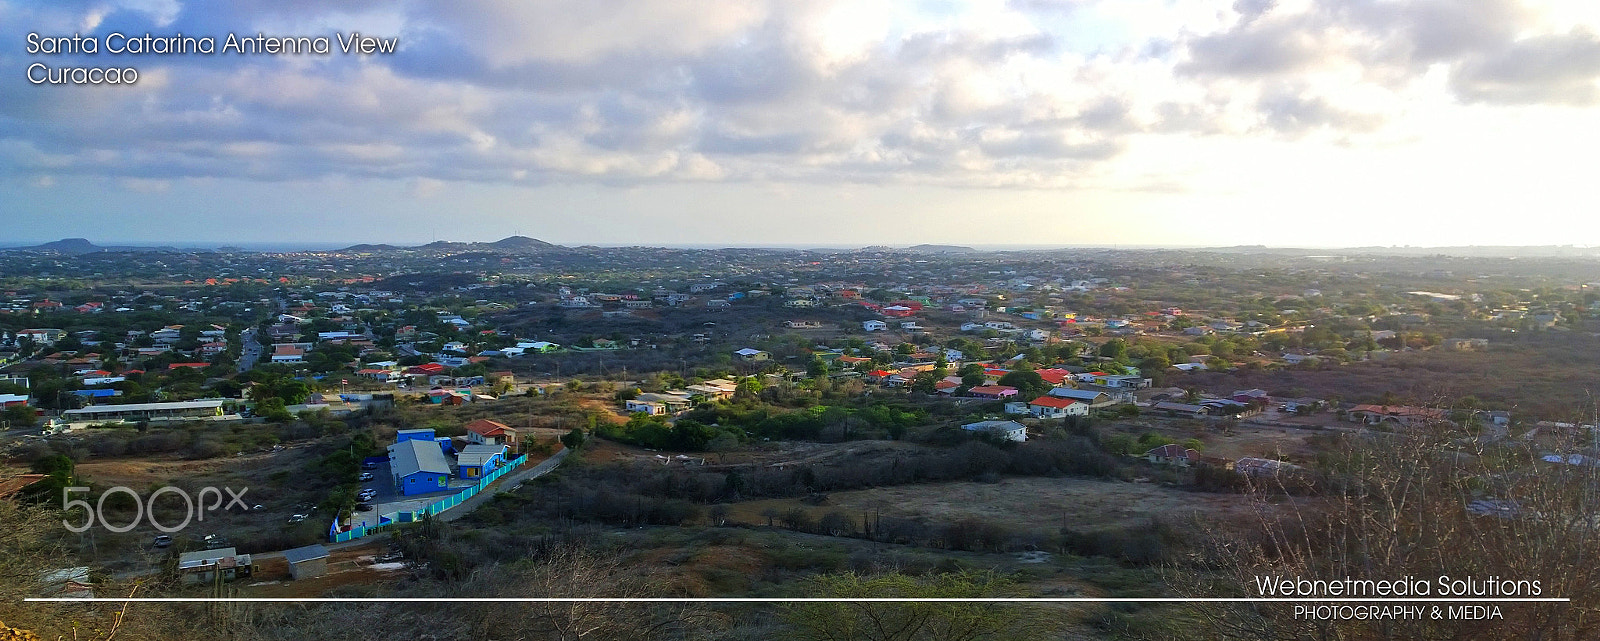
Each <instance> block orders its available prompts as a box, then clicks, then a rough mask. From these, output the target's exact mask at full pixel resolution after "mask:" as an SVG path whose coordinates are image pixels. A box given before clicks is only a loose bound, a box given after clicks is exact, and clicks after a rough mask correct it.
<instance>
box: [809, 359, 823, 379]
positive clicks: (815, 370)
mask: <svg viewBox="0 0 1600 641" xmlns="http://www.w3.org/2000/svg"><path fill="white" fill-rule="evenodd" d="M827 375H828V362H827V361H825V360H822V357H820V356H813V357H811V362H810V363H807V364H806V376H809V377H811V378H822V377H824V376H827Z"/></svg>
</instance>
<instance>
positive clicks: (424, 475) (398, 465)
mask: <svg viewBox="0 0 1600 641" xmlns="http://www.w3.org/2000/svg"><path fill="white" fill-rule="evenodd" d="M389 472H390V473H391V474H392V475H393V477H394V485H395V488H396V489H397V490H399V492H400V494H401V495H402V496H410V495H413V494H427V493H429V492H439V491H442V490H445V489H448V488H449V487H450V462H449V461H446V460H445V458H444V453H443V452H441V451H439V445H438V444H437V443H434V442H433V440H431V439H428V440H422V439H411V440H405V441H400V442H399V443H395V444H394V445H390V446H389Z"/></svg>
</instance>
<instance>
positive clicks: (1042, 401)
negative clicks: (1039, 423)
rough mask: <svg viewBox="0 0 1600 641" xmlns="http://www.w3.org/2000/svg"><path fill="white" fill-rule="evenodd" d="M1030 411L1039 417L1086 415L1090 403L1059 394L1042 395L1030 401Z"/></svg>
mask: <svg viewBox="0 0 1600 641" xmlns="http://www.w3.org/2000/svg"><path fill="white" fill-rule="evenodd" d="M1028 413H1029V414H1032V415H1034V416H1036V417H1039V418H1064V417H1067V416H1086V415H1088V414H1089V404H1088V403H1083V402H1080V401H1075V400H1072V399H1070V398H1061V397H1058V396H1049V395H1045V396H1040V397H1039V398H1036V399H1033V400H1032V401H1029V402H1028Z"/></svg>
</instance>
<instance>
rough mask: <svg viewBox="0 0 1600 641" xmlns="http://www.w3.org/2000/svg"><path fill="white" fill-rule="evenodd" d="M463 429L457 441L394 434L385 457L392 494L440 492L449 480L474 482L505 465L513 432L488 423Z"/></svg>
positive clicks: (419, 432) (421, 432)
mask: <svg viewBox="0 0 1600 641" xmlns="http://www.w3.org/2000/svg"><path fill="white" fill-rule="evenodd" d="M465 428H466V430H467V434H466V436H465V437H462V438H459V439H455V438H451V437H448V436H435V435H434V431H433V430H431V429H411V430H400V431H398V432H396V433H395V443H394V444H393V445H390V446H389V456H388V461H389V475H390V478H391V480H392V481H393V484H394V488H395V491H396V492H398V493H399V494H400V495H401V496H412V495H417V494H429V493H433V492H440V491H444V490H447V489H449V488H450V479H451V478H452V477H455V478H460V479H462V480H468V481H476V480H478V479H481V478H483V477H485V476H488V475H489V474H490V473H492V472H494V471H495V470H497V469H500V468H501V467H504V466H505V465H506V463H507V461H508V460H509V458H508V456H509V453H510V452H511V451H512V450H513V449H515V448H516V446H517V442H518V441H517V430H516V429H514V428H511V427H509V426H507V425H505V424H504V423H499V422H496V421H491V420H487V419H479V420H476V421H472V422H471V423H467V424H466V426H465ZM458 441H459V442H458ZM452 462H453V463H454V464H453V465H452Z"/></svg>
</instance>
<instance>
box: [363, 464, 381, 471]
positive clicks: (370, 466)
mask: <svg viewBox="0 0 1600 641" xmlns="http://www.w3.org/2000/svg"><path fill="white" fill-rule="evenodd" d="M361 469H363V470H376V469H378V464H377V463H362V464H361Z"/></svg>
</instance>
